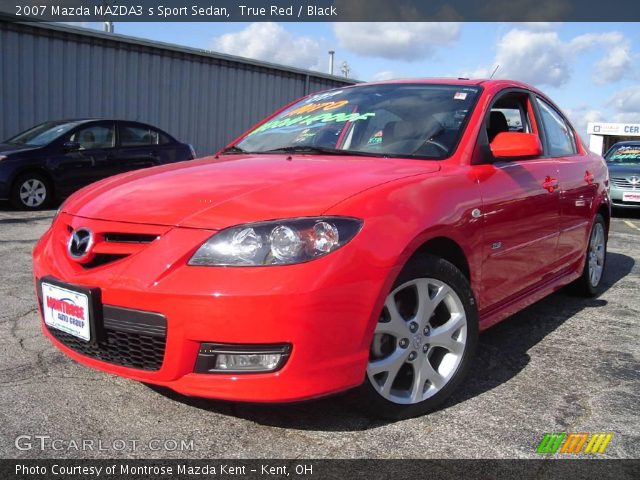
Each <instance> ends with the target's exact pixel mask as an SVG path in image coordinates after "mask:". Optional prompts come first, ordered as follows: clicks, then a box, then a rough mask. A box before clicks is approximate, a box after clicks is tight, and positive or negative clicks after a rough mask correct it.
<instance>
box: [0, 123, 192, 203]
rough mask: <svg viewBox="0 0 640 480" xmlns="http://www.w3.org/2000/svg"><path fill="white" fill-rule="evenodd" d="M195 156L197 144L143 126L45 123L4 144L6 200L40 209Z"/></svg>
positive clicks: (1, 163) (0, 190) (0, 149)
mask: <svg viewBox="0 0 640 480" xmlns="http://www.w3.org/2000/svg"><path fill="white" fill-rule="evenodd" d="M193 158H195V152H194V150H193V147H191V145H188V144H186V143H181V142H179V141H177V140H176V139H175V138H173V137H172V136H171V135H169V134H168V133H166V132H163V131H162V130H160V129H158V128H156V127H152V126H150V125H146V124H144V123H140V122H131V121H123V120H104V119H89V120H86V119H85V120H60V121H54V122H45V123H42V124H40V125H37V126H35V127H33V128H30V129H29V130H26V131H25V132H22V133H20V134H19V135H16V136H15V137H13V138H10V139H9V140H7V141H5V142H3V143H0V200H10V201H11V204H12V205H13V206H14V207H16V208H19V209H24V210H37V209H41V208H44V207H46V206H48V205H50V204H51V202H52V201H53V200H54V199H56V200H61V199H64V198H66V197H68V196H69V195H70V194H72V193H73V192H75V191H76V190H78V189H80V188H82V187H84V186H85V185H88V184H90V183H92V182H95V181H97V180H101V179H103V178H105V177H109V176H111V175H115V174H118V173H123V172H127V171H129V170H136V169H139V168H146V167H152V166H155V165H162V164H166V163H173V162H180V161H182V160H191V159H193Z"/></svg>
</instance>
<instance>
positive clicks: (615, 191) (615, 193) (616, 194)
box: [609, 185, 640, 208]
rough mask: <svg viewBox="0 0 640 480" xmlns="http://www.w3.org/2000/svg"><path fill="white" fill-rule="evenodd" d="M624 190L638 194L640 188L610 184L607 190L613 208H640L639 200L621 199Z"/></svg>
mask: <svg viewBox="0 0 640 480" xmlns="http://www.w3.org/2000/svg"><path fill="white" fill-rule="evenodd" d="M626 192H628V193H636V194H640V188H636V189H628V188H620V187H616V186H615V185H612V186H611V188H610V190H609V196H610V197H611V205H612V206H613V207H615V208H640V202H626V201H624V200H623V195H624V193H626Z"/></svg>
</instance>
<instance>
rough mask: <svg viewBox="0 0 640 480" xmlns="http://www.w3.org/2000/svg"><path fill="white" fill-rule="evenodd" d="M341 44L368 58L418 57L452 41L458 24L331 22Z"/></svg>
mask: <svg viewBox="0 0 640 480" xmlns="http://www.w3.org/2000/svg"><path fill="white" fill-rule="evenodd" d="M333 29H334V33H335V35H336V37H337V39H338V42H339V43H340V46H341V47H343V48H346V49H348V50H350V51H352V52H355V53H358V54H360V55H365V56H369V57H379V58H387V59H391V60H398V59H402V60H408V61H413V60H420V59H423V58H427V57H430V56H432V55H433V54H434V53H435V51H436V49H437V48H439V47H446V46H449V45H452V44H454V43H455V42H456V41H457V40H458V38H459V36H460V24H459V23H454V22H449V23H417V22H411V23H400V22H386V23H348V22H338V23H335V24H334V27H333Z"/></svg>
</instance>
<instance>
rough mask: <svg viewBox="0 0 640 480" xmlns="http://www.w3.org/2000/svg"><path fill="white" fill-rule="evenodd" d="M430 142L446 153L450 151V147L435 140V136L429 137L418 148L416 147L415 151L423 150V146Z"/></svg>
mask: <svg viewBox="0 0 640 480" xmlns="http://www.w3.org/2000/svg"><path fill="white" fill-rule="evenodd" d="M428 144H431V145H433V146H434V147H437V148H438V149H439V150H440V151H441V152H442V153H444V154H445V155H447V154H448V153H449V147H447V146H446V145H444V144H443V143H440V142H438V141H437V140H434V139H433V138H427V139H426V140H425V141H424V142H422V143H421V144H420V146H419V147H418V148H416V149H415V151H414V153H415V152H418V151H420V150H422V148H423V147H424V146H426V145H428Z"/></svg>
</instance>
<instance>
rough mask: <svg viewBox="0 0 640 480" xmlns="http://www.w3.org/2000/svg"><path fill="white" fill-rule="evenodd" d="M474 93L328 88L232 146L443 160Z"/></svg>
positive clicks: (463, 89) (404, 87) (452, 88)
mask: <svg viewBox="0 0 640 480" xmlns="http://www.w3.org/2000/svg"><path fill="white" fill-rule="evenodd" d="M479 91H480V90H479V88H477V87H467V86H463V85H426V84H392V85H366V86H362V87H350V88H344V89H340V90H330V91H328V92H324V93H321V94H317V95H312V96H311V97H309V98H305V99H303V100H301V101H300V102H298V103H296V104H294V105H293V106H291V107H289V108H287V109H286V110H285V111H283V112H282V113H280V114H278V115H277V116H276V117H274V118H272V119H271V120H269V121H268V122H266V123H264V124H262V125H261V126H259V127H258V128H256V129H255V130H253V131H252V132H250V133H249V134H248V135H247V136H246V137H245V138H243V139H242V140H241V141H240V142H239V143H238V144H237V145H236V146H237V147H239V148H242V149H243V150H245V151H249V152H256V153H264V152H270V151H274V150H275V151H279V150H281V149H288V150H292V149H294V150H295V149H304V148H307V149H309V148H314V147H315V148H320V147H321V148H325V149H332V150H334V152H335V153H343V152H344V154H349V152H358V153H367V154H372V155H378V156H399V157H412V156H415V157H427V158H446V157H448V156H449V155H451V153H453V150H454V148H455V146H456V145H457V143H458V139H459V138H460V136H461V134H462V131H463V129H464V126H465V125H466V120H467V118H468V116H469V114H470V112H471V110H472V109H473V107H474V105H475V103H476V100H477V98H478V94H479Z"/></svg>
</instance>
